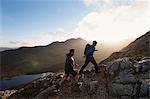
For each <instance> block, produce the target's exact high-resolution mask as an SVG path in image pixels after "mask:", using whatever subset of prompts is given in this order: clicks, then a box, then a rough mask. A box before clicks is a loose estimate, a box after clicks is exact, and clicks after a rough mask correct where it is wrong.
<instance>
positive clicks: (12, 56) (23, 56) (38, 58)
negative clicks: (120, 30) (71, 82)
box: [0, 38, 127, 77]
mask: <svg viewBox="0 0 150 99" xmlns="http://www.w3.org/2000/svg"><path fill="white" fill-rule="evenodd" d="M87 43H90V44H91V42H89V41H86V40H83V39H81V38H78V39H68V40H66V41H64V42H58V41H57V42H53V43H51V44H49V45H47V46H36V47H21V48H19V49H12V50H6V51H2V52H0V55H1V76H2V77H3V76H13V75H19V74H29V73H41V72H47V71H53V72H58V71H59V70H62V69H64V62H65V57H66V53H68V51H69V49H71V48H74V49H75V60H76V62H77V63H78V64H80V65H82V64H83V63H84V58H83V51H84V47H85V45H86V44H87ZM126 44H127V43H124V44H122V45H119V46H116V47H114V45H113V44H107V43H100V42H99V43H98V45H97V46H96V48H97V49H98V50H99V51H97V52H95V55H94V56H95V58H96V60H103V59H105V58H106V57H108V56H109V55H110V54H111V53H112V52H114V51H118V50H119V49H120V48H122V47H123V46H125V45H126Z"/></svg>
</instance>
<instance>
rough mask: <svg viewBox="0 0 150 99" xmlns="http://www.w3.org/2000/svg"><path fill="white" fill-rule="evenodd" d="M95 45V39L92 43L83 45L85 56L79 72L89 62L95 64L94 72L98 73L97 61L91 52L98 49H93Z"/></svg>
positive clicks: (80, 72)
mask: <svg viewBox="0 0 150 99" xmlns="http://www.w3.org/2000/svg"><path fill="white" fill-rule="evenodd" d="M96 45H97V41H93V44H92V45H89V44H87V45H86V47H85V51H84V55H85V57H86V60H85V63H84V65H83V66H82V67H81V69H80V71H79V74H82V72H83V70H84V68H85V67H86V66H87V65H88V64H89V62H91V63H92V64H93V65H94V66H95V73H98V66H97V63H96V61H95V59H94V57H93V54H94V52H95V51H98V50H96V49H95V46H96Z"/></svg>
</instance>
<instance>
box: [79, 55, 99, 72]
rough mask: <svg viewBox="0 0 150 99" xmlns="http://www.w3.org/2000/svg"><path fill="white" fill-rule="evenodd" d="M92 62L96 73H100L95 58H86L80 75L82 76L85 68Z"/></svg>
mask: <svg viewBox="0 0 150 99" xmlns="http://www.w3.org/2000/svg"><path fill="white" fill-rule="evenodd" d="M90 62H91V63H92V64H93V65H94V66H95V73H98V66H97V63H96V61H95V59H94V57H92V58H90V59H88V58H86V60H85V63H84V65H83V66H82V67H81V69H80V71H79V74H82V72H83V70H84V68H85V67H86V66H87V65H88V64H89V63H90Z"/></svg>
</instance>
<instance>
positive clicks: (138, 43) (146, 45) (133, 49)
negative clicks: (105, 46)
mask: <svg viewBox="0 0 150 99" xmlns="http://www.w3.org/2000/svg"><path fill="white" fill-rule="evenodd" d="M122 57H131V58H134V59H137V58H140V57H150V31H149V32H147V33H146V34H144V35H142V36H141V37H139V38H137V39H136V40H135V41H133V42H132V43H130V44H129V45H128V46H127V47H125V48H123V49H122V50H120V51H119V52H114V53H112V54H111V55H110V56H109V57H108V58H107V59H105V60H103V61H101V62H100V64H101V63H106V62H109V61H113V60H115V59H118V58H122Z"/></svg>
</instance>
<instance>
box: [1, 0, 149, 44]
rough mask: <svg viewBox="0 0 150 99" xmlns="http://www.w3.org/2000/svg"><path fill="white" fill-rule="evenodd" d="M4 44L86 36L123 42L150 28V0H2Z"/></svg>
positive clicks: (45, 42)
mask: <svg viewBox="0 0 150 99" xmlns="http://www.w3.org/2000/svg"><path fill="white" fill-rule="evenodd" d="M0 5H1V6H0V23H1V24H0V28H1V29H0V47H20V46H38V45H47V44H50V43H51V42H53V41H64V40H66V39H69V38H79V37H80V38H83V39H86V40H91V41H92V40H97V41H99V42H111V43H112V42H120V41H121V40H124V39H131V38H137V37H139V36H141V35H143V34H144V33H146V32H148V31H149V30H150V11H149V9H150V6H149V5H150V0H0Z"/></svg>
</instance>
